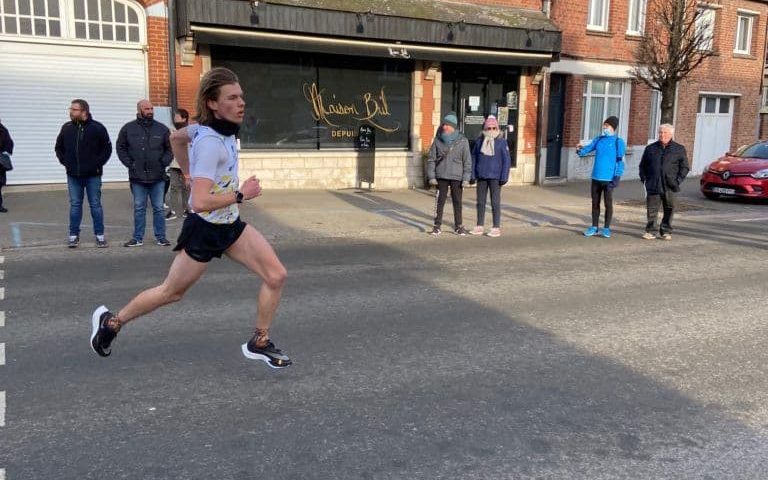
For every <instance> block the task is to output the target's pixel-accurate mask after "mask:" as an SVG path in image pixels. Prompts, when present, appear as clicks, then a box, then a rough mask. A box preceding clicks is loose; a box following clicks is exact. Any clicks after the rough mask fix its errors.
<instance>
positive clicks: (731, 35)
mask: <svg viewBox="0 0 768 480" xmlns="http://www.w3.org/2000/svg"><path fill="white" fill-rule="evenodd" d="M647 1H663V0H580V1H575V0H569V1H562V0H561V1H558V0H555V1H554V2H553V3H552V10H551V18H552V20H553V21H554V22H555V24H557V25H558V26H559V27H560V28H561V30H562V33H563V48H562V52H561V56H560V61H558V62H555V63H553V64H552V65H551V67H550V70H549V75H548V77H549V81H548V82H547V87H549V88H548V91H547V94H546V95H545V101H546V105H542V108H543V109H544V111H545V112H546V120H547V125H548V128H547V134H546V135H545V136H544V138H545V140H544V141H543V142H542V145H541V147H542V160H543V161H542V162H541V164H540V169H541V170H542V178H545V179H546V180H545V181H553V182H557V181H564V180H565V179H575V178H588V177H589V175H590V172H591V168H592V162H591V159H590V158H586V159H580V158H579V157H578V156H576V154H575V150H576V148H575V147H576V144H577V143H578V142H579V141H580V140H586V139H588V138H591V137H593V136H594V135H595V134H596V133H597V132H598V129H599V128H600V124H601V123H602V121H603V119H605V118H606V117H607V116H608V115H611V114H615V115H617V116H618V117H619V118H620V119H621V123H620V126H619V133H620V135H622V136H623V137H624V138H626V139H627V143H628V145H629V146H630V148H629V155H628V157H627V162H628V169H627V172H628V173H629V174H630V175H632V176H635V177H636V175H637V168H636V167H637V164H638V163H639V161H640V156H641V154H642V151H643V148H644V147H645V145H646V144H647V143H649V142H650V141H652V140H654V139H655V136H656V130H657V127H658V124H659V115H660V113H659V112H660V110H659V102H660V98H659V97H660V95H659V94H658V92H654V91H651V90H649V89H648V88H647V87H646V86H645V85H644V84H641V83H639V82H636V81H633V80H632V79H631V77H630V75H629V71H630V69H631V68H632V64H633V51H634V50H635V49H636V48H637V45H638V43H639V41H640V34H641V33H642V32H643V31H644V29H645V24H646V22H651V21H655V19H653V18H646V12H647V11H648V10H647V4H646V2H647ZM699 5H700V8H701V9H702V10H703V11H704V15H703V16H702V18H704V19H706V20H707V21H708V23H709V28H711V34H712V45H711V48H712V49H713V50H714V52H715V55H714V56H712V57H710V58H708V59H706V60H705V61H704V63H703V64H702V65H701V66H700V67H699V68H698V69H697V70H695V71H694V72H693V74H692V75H691V76H690V77H689V78H688V79H687V80H685V81H683V82H681V83H680V84H679V86H678V93H677V102H676V108H675V121H674V124H675V127H676V140H677V141H679V142H680V143H682V144H683V145H685V146H686V147H687V149H688V154H689V159H690V161H691V166H692V173H693V174H698V173H701V172H702V171H703V169H704V168H705V167H706V165H707V164H708V163H709V162H710V161H712V160H714V159H716V158H717V157H719V156H720V155H722V154H723V153H725V152H726V151H731V150H733V149H735V148H737V147H738V146H740V145H743V144H745V143H749V142H751V141H754V140H755V139H757V138H758V135H759V117H760V116H759V112H760V106H761V105H760V101H761V100H760V91H761V85H762V76H763V67H764V58H765V43H766V37H765V32H766V21H767V18H766V17H767V16H768V2H767V1H764V0H730V1H719V2H702V3H700V4H699Z"/></svg>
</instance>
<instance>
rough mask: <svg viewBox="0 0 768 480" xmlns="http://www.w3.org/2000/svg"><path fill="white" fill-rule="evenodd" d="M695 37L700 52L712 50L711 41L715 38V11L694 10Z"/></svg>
mask: <svg viewBox="0 0 768 480" xmlns="http://www.w3.org/2000/svg"><path fill="white" fill-rule="evenodd" d="M696 35H697V36H698V38H699V39H700V40H699V45H700V50H712V40H713V38H714V36H715V11H714V10H712V9H710V8H703V7H700V8H698V9H697V10H696Z"/></svg>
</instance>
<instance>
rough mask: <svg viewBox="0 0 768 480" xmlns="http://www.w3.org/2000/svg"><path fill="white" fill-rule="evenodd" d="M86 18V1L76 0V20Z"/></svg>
mask: <svg viewBox="0 0 768 480" xmlns="http://www.w3.org/2000/svg"><path fill="white" fill-rule="evenodd" d="M84 18H85V0H75V19H77V20H83V19H84Z"/></svg>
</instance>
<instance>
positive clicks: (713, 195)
mask: <svg viewBox="0 0 768 480" xmlns="http://www.w3.org/2000/svg"><path fill="white" fill-rule="evenodd" d="M701 193H703V194H704V196H705V197H707V198H708V199H710V200H717V199H718V198H720V195H718V194H716V193H711V192H701Z"/></svg>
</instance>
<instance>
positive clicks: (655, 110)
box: [648, 90, 661, 141]
mask: <svg viewBox="0 0 768 480" xmlns="http://www.w3.org/2000/svg"><path fill="white" fill-rule="evenodd" d="M649 117H650V118H649V124H648V140H649V141H655V140H656V136H657V135H658V132H659V125H660V124H661V92H660V91H658V90H651V109H650V115H649Z"/></svg>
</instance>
